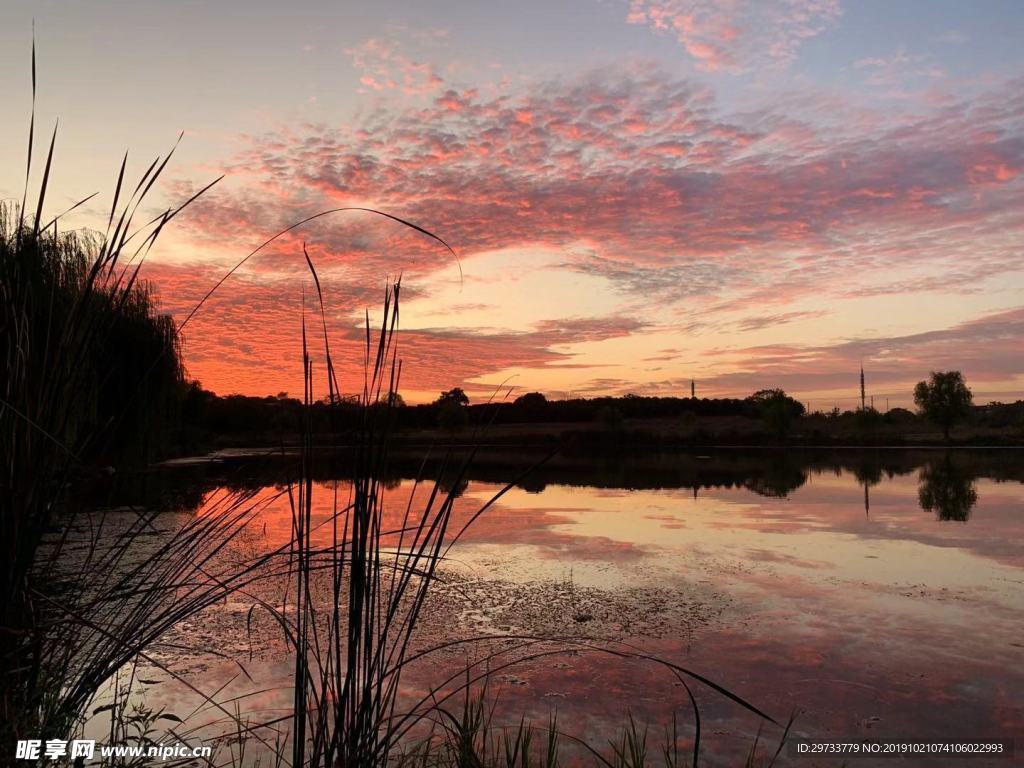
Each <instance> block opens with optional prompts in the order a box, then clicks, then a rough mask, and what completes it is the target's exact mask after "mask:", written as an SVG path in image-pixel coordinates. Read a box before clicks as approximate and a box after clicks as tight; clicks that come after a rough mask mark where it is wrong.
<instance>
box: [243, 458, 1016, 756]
mask: <svg viewBox="0 0 1024 768" xmlns="http://www.w3.org/2000/svg"><path fill="white" fill-rule="evenodd" d="M498 488H499V487H498V486H496V485H490V484H485V483H476V482H474V483H471V484H470V486H469V488H468V489H467V490H466V492H465V493H464V494H463V496H462V497H461V498H460V499H459V500H458V504H457V512H456V516H455V517H456V521H457V524H456V525H455V526H453V528H454V529H456V530H457V529H458V527H459V526H460V525H461V522H462V521H464V520H466V519H468V516H469V515H470V514H471V513H472V512H473V511H474V510H475V509H477V508H478V507H479V506H480V504H481V503H483V502H485V501H487V500H488V499H489V498H490V497H491V495H492V494H493V493H495V492H496V491H497V490H498ZM976 488H977V492H978V502H977V505H976V507H975V508H974V509H973V510H972V514H971V517H970V519H969V521H967V522H952V521H939V520H938V519H937V518H936V515H935V513H934V512H930V511H927V510H923V509H921V508H920V507H919V505H918V497H917V491H918V476H917V474H916V473H914V474H909V475H904V476H901V477H895V478H891V479H888V478H886V479H882V480H881V482H880V483H879V484H877V485H875V486H872V488H871V489H870V494H871V498H870V501H871V508H870V513H869V514H865V510H864V494H863V487H862V486H861V485H860V484H859V483H858V482H857V481H856V479H855V478H854V477H853V475H852V474H849V473H843V474H841V475H835V474H831V473H829V474H820V475H812V476H811V478H810V480H809V481H808V483H807V484H806V485H804V486H803V487H801V488H800V489H798V490H796V491H795V492H793V493H792V494H790V496H789V497H788V498H769V497H762V496H759V495H756V494H754V493H751V492H750V491H747V490H744V489H739V488H736V489H713V490H702V491H700V492H699V493H698V495H697V497H696V498H694V496H693V494H692V491H691V490H689V489H679V490H642V491H626V490H615V489H597V488H590V487H568V486H560V485H549V486H547V487H546V488H545V489H544V490H543V491H542V492H541V493H527V492H526V491H523V490H521V489H518V488H516V489H513V490H512V491H511V492H509V493H508V494H507V495H505V496H504V497H503V498H502V499H501V501H500V502H499V503H498V504H497V505H496V506H495V507H494V508H492V509H491V510H489V511H488V512H487V513H486V514H485V515H484V516H483V517H481V518H480V519H479V520H478V521H477V523H476V524H474V526H473V527H472V528H471V529H470V530H469V531H468V532H467V535H466V537H465V539H464V541H463V542H461V543H460V544H459V545H458V546H457V547H456V549H455V550H454V551H453V562H452V565H451V567H454V568H461V569H464V570H466V571H467V572H468V573H470V574H472V575H473V576H477V577H484V578H500V579H503V580H511V581H513V582H520V583H523V582H530V581H537V580H542V581H543V580H563V581H564V580H565V579H567V578H571V579H573V581H574V582H575V583H577V584H579V585H580V586H581V587H599V588H603V589H617V588H627V587H634V586H638V585H639V586H649V585H658V586H661V587H667V588H670V589H671V588H674V587H675V586H678V587H680V588H681V587H683V586H684V585H687V584H699V585H702V586H703V587H705V588H707V589H709V590H713V591H719V592H722V593H725V594H727V595H728V596H729V597H730V599H731V602H730V603H729V607H728V608H727V610H726V613H725V615H724V621H723V623H722V625H721V626H718V625H716V626H714V627H707V628H706V629H705V630H704V631H698V632H697V633H696V634H694V635H690V634H688V635H687V637H686V639H685V640H683V639H671V638H669V639H665V638H660V639H657V640H654V639H650V638H647V639H645V638H625V639H629V640H632V641H635V642H638V643H640V644H641V645H643V646H644V647H646V648H648V649H650V650H651V651H654V652H657V653H659V654H661V655H663V656H665V657H667V658H671V659H673V660H675V661H679V662H681V663H684V664H687V665H690V666H692V667H693V668H694V669H696V670H699V671H700V672H702V673H704V674H707V675H708V676H709V677H711V678H712V679H714V680H716V681H718V682H721V683H723V684H725V685H727V686H729V687H731V688H733V689H734V690H736V691H737V692H739V693H741V694H743V695H745V696H747V697H749V698H750V699H751V700H753V701H755V702H757V703H758V704H759V705H762V706H764V707H765V708H767V709H768V711H769V712H771V713H772V714H774V715H776V716H778V717H782V718H785V717H786V716H787V714H788V712H789V711H790V710H791V709H792V708H793V707H794V706H795V707H799V708H800V709H801V710H802V714H801V716H800V719H799V721H798V731H800V732H802V733H808V734H817V735H829V734H831V735H833V736H836V737H843V736H857V735H860V736H871V737H879V738H885V737H892V738H910V737H921V738H934V737H938V736H950V737H952V736H956V737H964V738H973V737H979V736H982V735H989V736H992V735H998V734H1007V733H1011V732H1016V733H1019V732H1020V730H1021V728H1022V727H1024V714H1022V709H1021V706H1020V697H1019V693H1018V692H1019V690H1020V688H1021V685H1022V684H1024V674H1022V673H1021V672H1020V671H1019V670H1020V669H1022V668H1024V666H1022V665H1021V663H1020V662H1021V652H1022V651H1021V649H1022V645H1021V640H1020V627H1021V626H1022V621H1024V597H1022V595H1024V592H1022V590H1021V588H1020V587H1021V583H1022V581H1024V575H1022V572H1021V565H1022V560H1021V553H1020V551H1019V547H1018V546H1017V545H1016V542H1019V541H1021V540H1022V534H1024V515H1022V514H1021V510H1022V509H1024V505H1022V502H1024V485H1021V484H1018V483H996V482H993V481H990V480H987V479H979V480H977V481H976ZM411 491H412V486H411V484H410V483H407V482H403V483H402V484H400V485H397V486H396V487H394V488H391V489H389V490H387V491H386V492H385V508H386V509H387V510H390V511H389V512H388V515H387V523H386V524H391V525H397V521H398V520H399V519H400V515H401V514H402V513H403V512H404V509H405V504H406V502H407V501H408V498H409V494H410V492H411ZM268 493H269V491H268ZM332 493H333V491H332V487H331V486H328V485H318V486H316V495H315V497H314V499H315V504H314V519H315V520H317V519H319V520H323V519H326V518H327V514H328V512H329V509H330V502H331V498H332ZM426 493H427V489H425V488H421V489H418V490H417V491H416V497H415V500H414V506H413V508H414V509H415V508H416V504H421V503H422V502H423V501H424V500H425V495H426ZM346 498H347V490H346V489H345V488H344V487H341V488H339V499H340V500H341V501H342V502H344V500H345V499H346ZM290 519H291V518H290V511H289V507H288V503H287V498H286V497H282V498H280V499H278V500H277V501H273V502H270V503H269V504H268V506H267V509H266V510H265V512H264V513H263V514H262V516H261V520H260V522H265V523H266V532H265V534H264V532H263V530H262V528H260V523H257V525H256V526H255V527H256V528H257V529H258V530H256V531H254V533H255V534H256V537H257V540H258V539H259V538H260V537H263V536H265V538H266V541H267V542H268V543H276V544H279V543H281V542H283V541H286V540H287V537H288V536H289V533H290V526H291V522H290ZM323 535H324V536H326V529H323ZM432 669H433V668H432ZM265 671H267V672H269V670H265ZM433 671H434V672H436V669H433ZM429 674H430V672H429V671H422V672H420V673H418V674H414V675H413V676H412V677H411V678H410V680H415V681H417V682H421V683H423V684H427V683H428V682H429V681H428V680H427V678H428V677H429ZM516 674H517V676H518V679H519V682H524V683H525V684H524V685H511V686H507V687H508V688H509V690H506V691H505V692H503V694H502V701H503V706H504V707H505V708H506V709H508V711H510V712H512V711H515V709H514V707H525V708H526V709H527V710H528V711H530V712H533V713H534V715H535V716H536V717H537V718H538V719H544V718H545V717H546V715H545V713H546V712H547V711H548V709H549V708H550V707H551V706H557V707H558V708H559V710H560V711H562V712H563V713H564V715H565V718H566V720H565V722H570V721H571V722H572V723H574V724H576V725H577V726H578V731H577V732H580V733H582V732H585V731H586V732H589V733H590V734H591V735H595V734H596V735H602V736H607V733H606V732H604V731H605V730H606V729H607V728H608V727H610V725H609V724H612V723H615V724H618V723H620V722H621V721H622V718H624V717H625V715H626V709H627V708H628V709H629V710H631V711H632V712H633V713H634V714H635V715H637V716H640V717H644V718H649V719H650V720H651V721H652V722H663V721H664V718H665V717H666V716H667V709H666V703H667V702H668V703H669V704H671V706H679V707H683V705H684V704H685V701H686V699H685V696H684V695H683V692H682V691H681V689H679V688H678V687H674V686H673V685H672V681H671V680H668V679H666V677H665V675H664V673H663V672H659V671H658V670H656V669H651V668H648V667H644V666H642V665H637V664H636V663H633V662H629V663H626V662H622V663H620V662H614V663H609V662H608V659H607V658H598V657H592V656H586V655H584V656H581V657H571V658H570V659H569V661H568V663H566V661H565V658H564V657H558V659H554V660H552V659H548V660H544V661H539V662H536V663H533V664H530V665H527V666H526V667H525V668H523V669H522V670H517V672H516ZM595 675H599V677H600V686H598V687H596V688H595V685H594V682H595V679H596V678H595ZM700 699H701V704H702V706H704V707H705V708H706V716H707V717H709V718H711V720H709V722H715V723H716V724H717V726H718V727H717V730H716V733H717V734H718V735H717V736H714V735H712V736H711V737H709V738H710V739H711V742H709V743H711V744H713V743H714V742H715V740H716V739H718V740H719V741H721V742H722V743H728V742H730V739H729V738H728V735H729V734H732V736H737V735H741V734H742V737H741V738H740V739H739V740H740V741H742V742H743V743H744V744H749V739H750V738H752V734H753V731H754V730H755V729H756V722H755V721H753V720H752V719H751V718H749V717H746V716H744V715H742V713H740V712H738V710H736V708H735V707H733V706H727V705H725V704H724V703H723V702H722V701H721V700H720V699H717V698H715V697H714V696H711V695H708V693H707V692H706V691H705V692H704V693H703V694H701V696H700ZM626 702H628V704H627V703H626ZM684 718H685V716H684ZM686 722H688V721H686ZM735 740H736V739H733V741H735ZM937 764H938V763H937ZM979 764H980V763H979Z"/></svg>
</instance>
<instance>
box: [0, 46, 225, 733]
mask: <svg viewBox="0 0 1024 768" xmlns="http://www.w3.org/2000/svg"><path fill="white" fill-rule="evenodd" d="M35 79H36V78H35V49H34V46H33V56H32V92H33V110H32V119H31V123H30V129H29V142H28V151H27V157H28V162H27V164H26V178H25V193H24V195H23V198H22V202H21V204H20V205H15V206H4V207H3V208H2V209H0V313H2V314H0V365H2V373H3V375H2V377H0V472H2V473H3V474H2V479H0V485H2V487H0V547H2V555H0V560H2V564H0V666H2V674H3V685H2V687H0V740H2V742H3V744H4V745H5V747H4V748H5V749H6V748H7V747H8V746H9V745H11V744H12V743H13V740H14V739H15V738H16V737H19V736H20V737H21V738H29V737H33V736H38V735H40V734H43V735H45V737H51V738H59V737H61V736H63V735H66V734H68V733H69V732H70V731H71V730H72V729H73V728H74V727H75V726H76V724H77V723H78V722H79V720H80V719H81V717H82V715H83V713H84V711H85V709H86V707H87V706H88V703H89V701H90V699H91V697H92V695H93V694H94V693H95V691H96V690H97V689H98V688H99V686H101V685H102V684H103V682H104V681H105V680H107V678H109V677H110V675H111V674H112V673H113V672H114V671H116V670H117V669H118V668H120V667H121V666H123V665H124V664H125V663H126V662H127V661H129V660H131V659H132V658H133V657H135V656H136V655H137V654H139V653H142V652H144V649H145V648H146V647H147V646H148V645H149V644H150V643H151V642H152V641H153V640H154V639H155V638H157V637H159V636H160V634H161V633H162V632H164V631H166V629H167V628H168V627H169V626H172V625H173V624H174V623H176V622H177V621H178V620H180V618H181V617H182V616H185V615H189V614H190V613H192V612H194V611H196V610H199V609H201V608H202V607H203V606H205V605H208V604H209V603H210V602H212V601H214V600H216V599H218V597H219V596H220V595H222V594H223V593H224V590H225V587H224V583H223V578H222V577H220V576H218V574H216V573H212V574H211V573H208V572H207V569H208V567H209V566H210V565H211V564H212V562H213V558H214V557H215V555H216V553H217V552H218V551H220V550H221V549H222V548H223V546H224V545H225V543H226V542H227V541H229V540H230V538H231V537H232V536H233V535H234V532H235V531H236V530H237V525H238V523H239V522H240V521H242V520H243V519H244V516H245V513H244V510H242V509H240V508H239V506H238V504H237V503H236V502H235V501H229V502H227V503H226V504H225V505H224V507H223V508H222V509H221V510H219V511H216V512H215V513H214V514H212V515H211V516H209V517H208V518H205V519H203V520H194V521H191V522H190V523H188V524H186V525H184V526H181V527H179V528H177V529H176V530H164V531H159V530H158V529H159V527H160V526H159V521H158V520H157V519H156V518H155V516H153V515H149V514H145V513H138V514H132V513H129V514H127V515H124V514H121V515H116V516H109V515H104V514H99V515H88V514H83V515H74V514H72V510H71V509H70V508H69V506H68V504H67V502H68V490H69V488H70V486H71V484H72V483H73V481H74V480H75V478H76V477H77V476H79V475H80V474H82V473H83V472H85V471H88V470H89V468H90V467H92V466H95V465H96V464H97V463H98V462H102V461H108V460H111V459H112V458H115V457H116V458H117V459H118V460H120V461H124V460H126V459H127V458H128V457H134V458H135V459H136V460H138V461H143V462H144V461H145V460H146V459H147V457H150V456H152V455H154V454H155V453H156V452H158V451H159V450H160V449H161V444H162V442H163V438H164V436H165V435H166V432H167V430H168V428H169V426H170V423H171V419H172V416H173V404H174V402H175V399H176V397H177V396H178V394H179V388H180V385H181V382H182V366H181V356H180V349H179V343H178V331H177V328H176V327H175V325H174V323H173V321H172V320H171V319H170V318H167V317H162V316H160V315H158V314H157V313H156V311H155V309H154V302H153V297H152V293H151V291H150V289H149V287H148V286H147V285H146V284H144V283H143V282H141V281H140V280H139V268H140V266H141V265H142V263H143V261H144V260H145V257H146V254H147V253H148V251H149V249H150V248H151V247H152V245H153V244H154V242H155V241H156V239H157V237H158V236H159V234H160V232H161V231H162V229H163V227H164V226H165V225H166V224H167V223H168V222H169V221H171V220H172V219H173V218H174V217H175V216H176V215H177V214H178V213H179V212H180V211H181V210H183V209H184V208H185V207H186V206H187V205H188V204H189V203H190V202H192V199H194V198H192V199H190V200H188V201H185V203H183V204H182V205H180V206H178V207H176V208H170V209H167V210H164V211H163V212H162V213H161V214H159V215H158V216H156V217H154V218H151V219H149V220H148V221H145V222H143V223H142V224H141V225H139V224H137V223H136V214H137V213H138V211H139V209H140V207H141V206H143V204H144V201H145V200H146V196H147V193H149V191H150V190H151V189H152V188H153V185H154V184H155V182H156V181H157V179H158V178H159V176H160V174H161V172H162V171H163V169H164V168H165V166H166V164H167V162H168V160H169V159H170V154H168V156H166V157H164V158H157V159H156V160H155V161H153V163H152V164H151V165H150V166H149V167H148V169H147V170H146V171H145V172H144V174H143V175H142V177H141V178H140V179H139V180H138V182H137V184H136V185H135V187H134V190H132V191H131V192H130V193H129V192H128V187H127V186H126V185H125V170H126V165H127V156H125V160H124V161H123V162H122V164H121V169H120V173H119V174H118V177H117V186H116V190H115V192H114V196H113V202H112V204H111V208H110V211H109V215H108V217H107V226H106V231H105V232H103V233H97V234H83V233H74V232H63V231H61V230H60V226H61V222H62V216H63V214H61V215H60V216H57V217H54V218H52V219H46V218H45V217H44V215H43V212H44V210H45V202H46V199H47V192H48V186H49V178H50V171H51V168H52V164H53V160H54V152H55V146H56V139H57V131H56V127H55V128H54V132H53V136H52V138H51V139H50V143H49V149H48V151H47V154H46V160H45V164H44V166H43V170H42V175H41V180H40V181H39V184H38V187H37V188H36V192H35V194H34V195H33V196H32V197H34V198H35V199H34V200H32V199H31V198H30V195H29V189H30V179H31V178H32V171H33V166H32V161H33V157H34V149H35V147H34V139H35V109H34V103H35V91H36V82H35ZM171 154H173V150H172V153H171ZM92 197H93V196H89V198H86V199H85V200H83V201H81V202H80V203H78V204H76V205H75V206H72V209H73V208H75V207H78V205H81V204H82V203H84V202H86V201H88V200H90V199H91V198H92ZM33 209H34V214H33V213H32V210H33ZM115 517H116V519H115ZM154 532H157V533H158V534H159V537H160V540H159V543H160V546H159V547H155V548H154V547H152V546H148V547H147V546H146V542H147V541H148V540H149V535H150V534H152V533H154ZM147 550H148V551H147ZM143 552H146V553H147V554H146V556H144V557H140V553H143Z"/></svg>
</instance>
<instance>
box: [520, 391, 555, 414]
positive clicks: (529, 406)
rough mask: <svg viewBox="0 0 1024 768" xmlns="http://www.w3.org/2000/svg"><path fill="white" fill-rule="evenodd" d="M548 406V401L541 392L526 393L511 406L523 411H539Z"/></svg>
mask: <svg viewBox="0 0 1024 768" xmlns="http://www.w3.org/2000/svg"><path fill="white" fill-rule="evenodd" d="M547 404H548V399H547V398H546V397H544V395H543V394H542V393H541V392H527V393H526V394H525V395H520V396H519V397H517V398H516V399H515V402H514V403H513V405H517V406H519V407H520V408H523V409H525V410H540V409H541V408H543V407H544V406H545V405H547Z"/></svg>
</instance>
